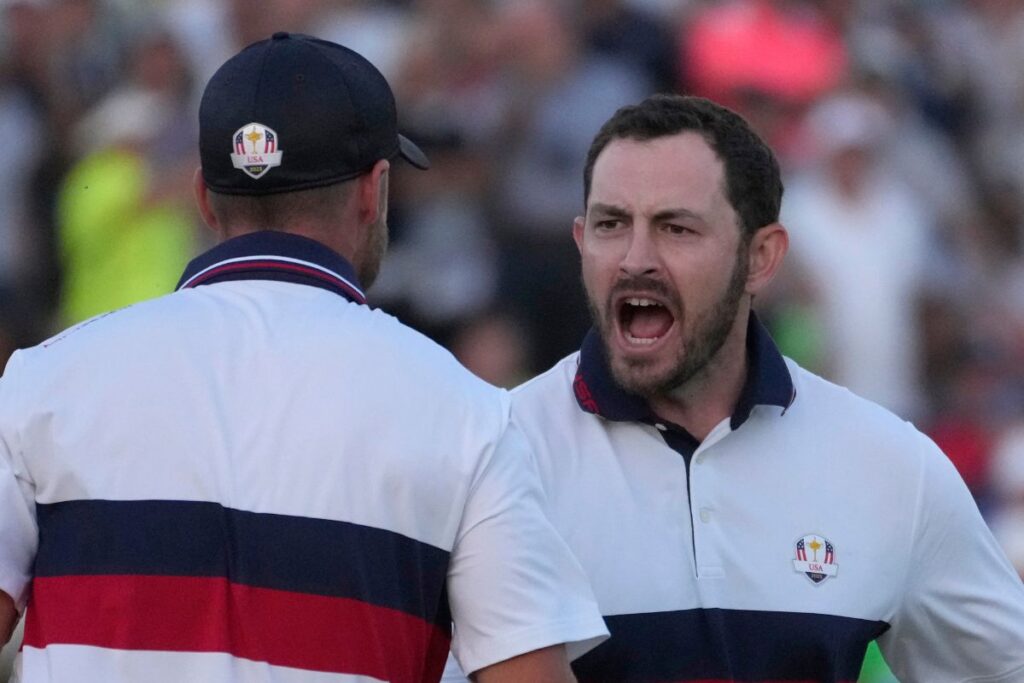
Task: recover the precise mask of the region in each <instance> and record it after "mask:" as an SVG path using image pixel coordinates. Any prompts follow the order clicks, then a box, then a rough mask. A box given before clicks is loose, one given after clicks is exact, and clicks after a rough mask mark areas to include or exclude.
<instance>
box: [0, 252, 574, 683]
mask: <svg viewBox="0 0 1024 683" xmlns="http://www.w3.org/2000/svg"><path fill="white" fill-rule="evenodd" d="M243 239H249V240H250V241H251V238H243ZM278 239H280V236H278ZM288 239H290V240H295V239H301V238H294V237H289V238H288ZM507 413H508V401H507V398H506V396H505V394H503V393H502V392H500V391H498V390H496V389H493V388H491V387H488V386H487V385H485V384H484V383H482V382H480V381H478V380H476V379H474V378H472V377H471V376H470V375H469V374H468V373H466V372H464V371H461V370H460V369H459V368H457V367H456V364H455V361H454V360H453V359H452V358H451V356H450V355H448V354H447V352H445V351H443V350H441V349H440V348H439V347H436V346H435V345H433V344H432V343H430V342H428V341H427V340H426V339H425V338H422V337H420V336H419V335H418V334H416V333H414V332H412V331H410V330H408V329H407V328H404V327H403V326H401V325H400V324H398V323H397V322H396V321H395V320H394V319H393V318H390V317H389V316H386V315H384V314H381V313H379V312H375V311H372V310H370V309H369V308H367V307H366V306H363V305H359V304H358V303H356V302H353V301H349V300H346V298H344V297H342V296H338V295H337V294H336V293H334V292H331V291H325V290H324V289H321V288H318V287H316V286H304V285H297V284H293V283H290V282H275V281H266V280H248V281H227V282H218V283H217V284H214V285H212V286H201V287H197V288H196V289H187V290H184V291H181V292H178V293H176V294H174V295H171V296H169V297H165V298H163V299H159V300H156V301H153V302H148V303H144V304H140V305H137V306H134V307H131V308H128V309H124V310H122V311H119V312H115V313H113V314H110V315H108V316H103V317H100V318H97V319H94V320H93V321H90V322H87V323H85V324H83V325H81V326H79V327H77V328H73V329H72V330H71V331H69V332H67V333H65V334H63V335H60V336H58V337H56V338H54V339H52V340H50V341H48V342H46V343H44V344H43V345H41V346H40V347H37V348H35V349H32V350H29V351H25V352H21V353H19V354H17V355H16V356H15V358H14V360H13V361H12V362H11V365H10V366H9V367H8V370H7V374H6V375H5V377H4V378H3V383H2V384H0V437H2V439H3V441H2V442H0V448H2V447H5V450H6V451H7V452H6V453H0V455H4V456H5V457H4V458H0V475H3V474H7V473H5V472H3V471H2V470H3V468H4V467H5V462H9V463H10V467H11V468H12V469H13V470H14V474H15V476H16V477H17V480H18V483H19V484H20V487H21V497H22V499H23V501H24V505H23V506H22V507H21V508H20V509H18V510H17V511H16V512H14V513H12V512H10V510H11V508H10V506H9V505H5V507H4V512H3V514H5V515H10V516H11V517H9V520H8V523H7V524H6V525H3V527H2V528H0V532H2V533H0V536H3V537H4V538H5V540H6V539H7V538H8V537H9V536H21V537H24V538H26V539H27V538H31V537H33V536H34V534H35V528H34V524H33V520H32V512H33V509H34V512H35V516H36V521H37V522H38V538H39V542H38V549H37V552H36V556H35V563H34V569H33V571H34V580H33V581H32V583H31V588H30V591H31V594H30V595H25V594H24V592H23V591H16V592H14V593H13V595H14V597H15V598H16V599H17V598H19V597H20V598H22V599H25V598H28V599H29V601H30V605H29V608H28V613H27V627H26V636H25V649H24V654H23V666H24V675H25V680H26V681H40V680H70V679H72V678H74V677H76V676H79V677H80V676H82V674H83V672H88V673H87V676H86V677H87V678H88V679H89V680H104V681H117V680H125V681H127V680H147V681H160V680H168V681H170V680H174V681H181V680H197V681H198V680H274V681H279V680H284V681H292V680H303V681H305V680H316V681H320V680H356V679H353V678H352V676H353V675H354V676H367V677H371V678H373V679H378V680H392V681H419V680H431V678H432V677H436V676H437V675H438V674H439V672H440V667H441V666H442V664H443V661H444V657H445V655H446V653H447V649H448V643H449V639H450V627H449V624H450V623H451V619H452V615H451V613H450V610H449V595H448V590H449V588H451V590H452V591H453V592H455V593H456V595H453V596H452V605H453V607H452V609H453V610H457V609H459V604H460V603H459V598H460V596H467V595H469V594H471V593H472V592H473V591H474V590H477V589H480V590H482V589H483V586H481V585H480V584H481V580H480V579H481V576H482V574H483V573H484V572H481V571H477V570H474V569H473V568H472V567H471V568H468V569H465V570H460V569H459V568H458V567H459V562H460V559H459V558H460V557H461V555H459V553H464V554H466V555H472V554H473V548H476V549H477V550H479V547H478V541H476V540H474V534H477V538H479V539H484V538H487V539H488V541H489V542H490V543H494V542H495V541H496V540H497V534H493V533H485V532H484V531H481V530H482V529H485V528H486V527H487V525H488V522H487V520H488V519H490V518H492V517H495V516H496V515H498V512H497V511H496V510H495V509H491V510H488V509H487V508H488V505H499V504H501V505H503V506H505V508H506V509H507V508H508V507H509V505H508V503H509V501H508V499H507V498H506V499H505V500H502V496H501V495H495V493H498V494H501V493H505V494H510V495H511V497H512V498H515V496H516V495H519V494H523V493H526V495H527V496H529V495H530V494H529V487H528V486H527V487H525V488H524V487H521V486H520V484H521V483H522V481H521V480H519V479H518V477H519V476H520V474H519V472H520V471H522V467H521V463H516V462H512V461H514V460H516V458H510V457H503V456H502V450H503V449H504V450H506V451H508V450H509V449H510V448H511V449H513V454H514V449H515V447H516V446H517V444H518V442H517V443H513V444H511V445H510V444H509V443H508V438H507V435H505V426H506V422H507ZM503 435H505V436H506V438H505V439H502V437H503ZM499 442H500V443H501V444H502V445H500V446H499V445H498V444H499ZM499 460H500V461H499ZM505 461H509V463H510V465H512V466H511V467H505V465H504V464H503V463H504V462H505ZM7 481H13V479H7ZM4 482H5V477H2V476H0V486H7V485H8V484H7V483H4ZM0 493H3V494H5V495H4V496H3V497H0V500H2V501H3V502H4V503H8V502H9V500H10V499H11V498H12V496H11V492H10V490H6V491H0ZM491 497H493V498H494V500H493V501H490V502H489V501H488V500H487V499H488V498H491ZM519 502H521V501H514V502H513V505H512V507H515V505H516V504H517V503H519ZM527 502H528V503H529V501H527ZM526 507H531V505H530V504H527V505H526ZM18 516H20V518H19V519H17V521H15V520H14V519H12V517H18ZM528 518H530V515H529V514H526V515H521V516H520V517H518V519H519V521H522V520H524V519H528ZM529 530H530V527H529V525H527V526H525V527H522V528H517V529H515V530H514V531H515V532H526V533H529ZM19 540H20V539H19ZM9 545H12V546H17V547H18V548H19V549H21V550H23V551H24V552H29V551H30V550H31V544H29V543H28V542H21V543H12V544H9ZM456 546H458V547H456ZM536 550H537V548H534V549H533V552H536ZM494 557H495V559H499V558H500V556H499V555H498V554H495V556H494ZM0 559H3V560H4V561H3V562H0V589H5V590H11V586H18V585H23V584H24V583H25V582H26V581H27V578H28V577H27V576H21V577H18V576H13V575H12V574H13V570H12V567H13V566H16V565H17V564H18V563H17V562H16V561H12V560H11V558H10V557H0ZM504 559H505V560H507V559H508V558H507V557H506V558H504ZM476 561H477V562H478V564H479V559H477V560H476ZM484 564H487V563H486V562H485V563H484ZM530 566H533V565H532V564H531V565H530ZM490 569H493V568H490ZM451 575H457V576H458V578H457V579H453V582H452V583H451V584H449V585H446V581H447V578H448V577H449V576H451ZM487 578H488V580H489V581H491V580H493V581H496V582H498V583H500V582H501V581H502V580H503V579H502V577H501V574H500V572H499V573H495V572H493V571H492V572H488V573H487ZM542 583H544V581H543V580H542ZM552 583H554V580H552ZM26 590H29V589H26ZM18 592H22V595H20V596H19V595H18ZM538 595H539V596H540V597H539V598H538V599H543V597H544V589H542V590H541V591H540V592H539V594H538ZM517 597H518V596H517ZM472 602H473V603H474V604H473V606H472V607H469V608H467V609H466V610H465V611H464V614H465V615H467V622H468V623H472V624H475V625H480V624H481V623H482V622H479V623H478V622H477V620H476V617H477V616H479V612H474V611H473V610H476V609H478V607H477V606H476V604H475V603H477V602H479V601H478V600H474V601H472ZM531 616H533V615H531V614H530V613H529V609H526V610H525V612H524V619H526V620H527V621H528V620H529V618H530V617H531ZM567 639H568V640H571V639H572V638H571V637H570V638H567ZM546 644H548V643H543V645H546ZM485 646H486V643H485V642H484V639H483V638H481V639H480V641H479V642H478V644H477V646H476V647H478V648H481V649H486V647H485ZM529 649H530V648H529V647H527V648H525V649H524V650H519V651H517V652H515V653H513V654H516V653H518V652H522V651H526V650H529ZM478 661H482V662H483V663H484V664H489V663H491V661H485V660H478ZM310 671H319V672H326V673H324V674H323V676H328V673H335V674H345V675H344V676H341V677H340V678H337V677H317V676H314V675H311V673H310ZM358 680H362V679H358Z"/></svg>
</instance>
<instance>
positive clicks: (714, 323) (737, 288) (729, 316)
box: [588, 246, 750, 398]
mask: <svg viewBox="0 0 1024 683" xmlns="http://www.w3.org/2000/svg"><path fill="white" fill-rule="evenodd" d="M749 270H750V268H749V265H748V260H747V249H746V247H745V246H741V247H740V249H739V253H738V254H737V259H736V262H735V264H734V265H733V271H732V275H731V276H730V278H729V283H728V285H727V286H726V288H725V291H724V292H723V293H722V296H721V297H719V298H718V300H717V301H716V302H715V303H714V304H712V305H711V306H710V307H709V308H708V310H707V311H705V312H704V313H701V314H699V315H698V316H697V317H696V318H695V319H694V321H693V332H692V334H691V335H690V336H689V337H684V338H683V341H682V344H681V345H680V346H679V348H677V349H674V350H668V352H669V353H673V354H674V357H673V358H672V361H671V362H670V363H669V364H668V366H667V367H666V368H665V369H659V367H658V366H659V365H661V363H659V362H658V360H657V359H632V358H626V357H617V356H616V355H615V354H614V351H613V349H612V346H611V344H609V339H610V338H611V335H613V334H614V333H615V331H614V329H613V324H614V320H613V316H615V315H616V311H615V310H614V307H613V304H612V300H613V299H614V297H615V295H616V293H617V292H618V291H620V290H623V289H626V290H645V291H649V292H652V293H657V294H659V295H660V296H662V297H664V298H665V299H666V301H667V302H668V303H669V305H670V307H671V309H672V311H673V313H674V315H675V316H676V322H677V323H679V324H680V325H682V323H683V316H684V315H685V314H686V311H684V310H683V304H682V300H681V299H680V297H679V294H678V292H675V291H672V290H671V289H670V288H669V286H668V285H666V284H665V283H664V282H662V281H660V280H653V279H651V278H649V277H635V278H631V279H629V280H622V281H620V282H618V283H616V284H615V286H614V287H612V290H611V292H609V295H608V299H607V301H606V302H605V306H604V310H603V311H599V310H598V309H597V307H596V305H595V303H594V301H593V299H592V298H590V308H591V313H592V314H593V316H594V320H595V321H596V322H597V324H598V329H599V331H600V333H601V339H602V342H603V345H604V351H605V357H606V358H607V359H608V365H609V368H610V369H611V372H612V377H613V378H614V379H615V382H616V384H618V385H619V386H620V387H622V388H623V389H625V390H626V391H628V392H629V393H632V394H636V395H638V396H642V397H643V398H651V397H653V396H660V395H663V394H667V393H669V392H670V391H672V390H674V389H676V388H677V387H679V386H682V385H684V384H686V383H687V382H689V381H690V380H691V379H693V378H694V377H695V376H697V375H698V374H699V373H700V372H701V371H703V370H704V369H705V368H707V366H708V364H709V363H710V362H711V361H712V360H713V359H714V358H715V356H716V355H717V354H718V352H719V350H721V348H722V345H723V344H725V341H726V339H728V337H729V333H730V331H731V330H732V328H733V325H734V324H735V322H736V314H737V312H738V311H739V306H740V302H741V301H742V299H743V293H744V290H745V287H746V281H747V276H748V274H749ZM588 298H589V297H588Z"/></svg>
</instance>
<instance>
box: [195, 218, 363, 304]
mask: <svg viewBox="0 0 1024 683" xmlns="http://www.w3.org/2000/svg"><path fill="white" fill-rule="evenodd" d="M233 280H275V281H278V282H292V283H295V284H300V285H309V286H311V287H319V288H320V289H326V290H327V291H329V292H334V293H335V294H339V295H341V296H343V297H345V298H346V299H348V300H349V301H353V302H355V303H357V304H365V303H366V295H365V294H363V289H362V287H360V286H359V281H358V279H357V278H356V274H355V268H353V267H352V264H350V263H349V262H348V261H346V260H345V259H344V258H342V256H341V255H340V254H338V253H336V252H334V251H333V250H331V249H330V248H328V247H327V246H325V245H323V244H321V243H320V242H317V241H316V240H312V239H309V238H308V237H303V236H302V235H295V234H292V233H287V232H277V231H272V230H262V231H259V232H251V233H246V234H245V235H240V236H238V237H233V238H231V239H229V240H227V241H225V242H222V243H220V244H218V245H217V246H215V247H214V248H213V249H210V250H209V251H207V252H205V253H203V254H200V255H199V256H197V257H196V258H194V259H192V261H191V262H189V264H188V266H187V267H186V268H185V273H184V274H183V275H182V276H181V279H180V280H179V281H178V287H177V288H178V289H189V288H191V287H198V286H199V285H211V284H215V283H217V282H229V281H233Z"/></svg>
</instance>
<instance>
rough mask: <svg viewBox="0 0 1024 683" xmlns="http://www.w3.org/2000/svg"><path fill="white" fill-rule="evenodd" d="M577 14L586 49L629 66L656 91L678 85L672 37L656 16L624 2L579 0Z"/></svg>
mask: <svg viewBox="0 0 1024 683" xmlns="http://www.w3.org/2000/svg"><path fill="white" fill-rule="evenodd" d="M580 11H581V13H582V14H583V26H584V34H585V40H586V44H587V47H588V49H590V50H591V51H593V52H594V53H596V54H603V55H607V56H609V57H612V58H613V59H616V60H617V61H621V62H623V63H626V64H629V65H630V66H632V67H633V68H634V69H636V70H637V71H640V72H641V73H643V74H644V76H645V77H646V79H647V81H648V82H649V83H650V84H651V87H652V88H653V89H655V90H657V91H660V92H673V91H674V90H675V89H676V88H677V87H678V86H679V74H678V73H677V71H678V69H677V68H676V67H677V64H676V60H675V58H674V57H675V55H674V52H675V45H674V43H673V36H672V34H671V32H670V31H669V30H668V27H667V26H666V25H665V24H664V23H661V22H659V21H658V19H657V18H656V16H654V15H650V14H648V13H647V12H645V11H642V10H641V9H639V8H637V7H636V6H634V5H631V4H630V3H629V2H627V1H626V0H582V2H581V6H580Z"/></svg>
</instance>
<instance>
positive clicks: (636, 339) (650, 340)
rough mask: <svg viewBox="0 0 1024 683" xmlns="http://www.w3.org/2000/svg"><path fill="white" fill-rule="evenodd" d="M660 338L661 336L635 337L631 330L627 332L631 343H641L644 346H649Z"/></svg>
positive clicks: (627, 339)
mask: <svg viewBox="0 0 1024 683" xmlns="http://www.w3.org/2000/svg"><path fill="white" fill-rule="evenodd" d="M659 339H661V337H650V338H643V337H634V336H633V335H631V334H630V333H629V332H627V333H626V341H628V342H629V343H630V344H640V345H642V346H648V345H650V344H653V343H654V342H656V341H658V340H659Z"/></svg>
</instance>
